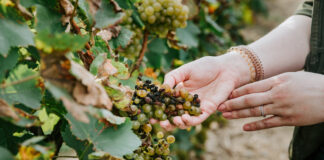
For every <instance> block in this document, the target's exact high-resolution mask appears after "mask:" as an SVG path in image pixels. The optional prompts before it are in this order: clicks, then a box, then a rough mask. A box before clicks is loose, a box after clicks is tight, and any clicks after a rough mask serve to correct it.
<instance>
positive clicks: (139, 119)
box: [137, 113, 147, 124]
mask: <svg viewBox="0 0 324 160" xmlns="http://www.w3.org/2000/svg"><path fill="white" fill-rule="evenodd" d="M137 120H138V121H139V122H140V123H141V124H143V123H145V122H146V120H147V118H146V115H145V114H143V113H141V114H139V115H138V116H137Z"/></svg>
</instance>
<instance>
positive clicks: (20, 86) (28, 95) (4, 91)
mask: <svg viewBox="0 0 324 160" xmlns="http://www.w3.org/2000/svg"><path fill="white" fill-rule="evenodd" d="M36 77H37V73H36V72H35V71H33V70H31V69H28V67H27V65H19V66H18V67H16V68H15V69H14V70H13V71H12V72H11V73H10V75H9V77H8V78H7V79H6V80H5V84H4V85H2V87H1V88H0V98H2V99H4V100H5V101H6V102H7V103H8V104H11V105H12V104H14V103H22V104H24V105H26V106H27V107H29V108H31V109H38V108H39V107H40V101H41V99H42V94H41V90H40V88H38V87H37V86H36V85H37V81H36ZM6 85H8V86H6Z"/></svg>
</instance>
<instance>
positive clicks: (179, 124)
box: [173, 116, 189, 129]
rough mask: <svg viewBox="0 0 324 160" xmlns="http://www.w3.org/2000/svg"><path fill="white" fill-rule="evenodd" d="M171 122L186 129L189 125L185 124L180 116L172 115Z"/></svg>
mask: <svg viewBox="0 0 324 160" xmlns="http://www.w3.org/2000/svg"><path fill="white" fill-rule="evenodd" d="M173 123H174V124H175V125H176V126H178V127H179V128H180V129H187V128H189V126H187V125H186V124H185V123H184V122H183V121H182V119H181V117H180V116H177V117H174V118H173Z"/></svg>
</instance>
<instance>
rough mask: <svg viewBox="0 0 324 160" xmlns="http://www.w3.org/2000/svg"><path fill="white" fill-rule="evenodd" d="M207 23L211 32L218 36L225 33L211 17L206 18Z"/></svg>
mask: <svg viewBox="0 0 324 160" xmlns="http://www.w3.org/2000/svg"><path fill="white" fill-rule="evenodd" d="M205 19H206V23H207V24H209V26H210V28H211V30H212V31H213V32H215V33H216V34H217V35H221V34H222V33H223V32H224V29H223V28H222V27H221V26H219V25H218V24H217V23H216V22H215V21H214V20H213V19H212V18H211V17H210V16H209V15H206V16H205Z"/></svg>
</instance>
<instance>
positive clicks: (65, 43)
mask: <svg viewBox="0 0 324 160" xmlns="http://www.w3.org/2000/svg"><path fill="white" fill-rule="evenodd" d="M253 1H261V0H253ZM249 3H252V0H244V1H240V2H238V1H235V0H227V1H205V0H202V1H196V0H183V1H181V0H42V1H31V0H24V1H22V0H21V1H17V0H0V28H1V29H0V40H5V41H3V42H4V43H1V44H0V84H1V85H0V134H1V135H4V136H5V137H6V138H5V140H4V141H1V142H0V155H1V158H2V156H3V157H4V156H6V157H8V158H7V159H23V160H29V159H56V158H61V157H63V156H62V155H60V152H61V150H62V149H66V148H68V149H70V150H71V153H75V154H73V155H71V156H67V157H70V158H79V159H85V160H88V159H122V158H124V159H127V160H170V159H172V158H171V157H177V158H178V159H192V157H189V155H191V154H188V153H189V152H190V153H191V152H193V150H194V152H197V153H198V152H199V154H200V155H201V154H202V153H203V151H204V148H203V147H202V146H203V145H204V142H205V141H206V135H207V130H208V128H209V127H208V125H209V124H211V123H212V122H214V121H217V122H219V123H224V120H223V119H222V117H221V115H219V114H215V115H213V116H212V118H209V119H208V120H207V121H205V122H204V123H203V124H202V125H201V126H202V127H201V128H202V129H201V130H200V131H198V132H197V134H191V133H192V132H194V131H195V127H192V128H190V129H188V130H190V131H188V132H187V131H186V130H176V131H174V132H167V131H165V130H163V128H161V127H160V126H159V123H156V124H153V123H151V122H153V121H152V119H155V121H165V120H168V121H170V123H173V118H174V117H177V116H181V115H184V114H188V115H191V116H199V115H201V114H202V111H201V107H200V101H201V100H200V98H199V96H198V95H197V94H190V93H189V92H188V91H187V90H186V89H184V88H179V87H175V88H171V87H170V86H167V85H161V83H162V82H163V77H164V75H165V74H166V73H167V72H168V71H170V70H172V69H174V68H176V67H179V66H181V65H182V64H184V63H187V62H190V61H193V60H195V59H198V58H200V57H202V56H206V55H214V54H215V53H216V52H222V51H223V50H225V49H227V48H228V47H229V46H231V45H234V44H241V43H243V42H244V41H243V38H242V36H241V35H240V33H239V30H238V29H239V28H241V27H242V26H243V25H242V24H246V22H245V21H246V20H249V18H251V17H249V16H246V17H245V18H244V17H243V16H242V14H240V13H243V12H246V13H251V12H249V11H250V10H248V11H242V9H251V8H249V7H248V5H247V4H249ZM242 5H244V7H241V6H242ZM238 13H239V14H238ZM188 134H191V135H188ZM195 135H196V136H195ZM193 136H195V137H193ZM183 137H187V138H188V139H185V141H186V143H187V144H190V145H191V144H192V143H195V144H193V145H194V147H190V148H188V149H187V150H183V149H182V148H181V147H180V148H179V147H178V146H183V145H182V144H181V145H180V143H182V142H183V141H184V139H183ZM192 139H195V140H194V141H195V142H191V140H192ZM200 155H196V157H198V158H197V159H202V156H200Z"/></svg>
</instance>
